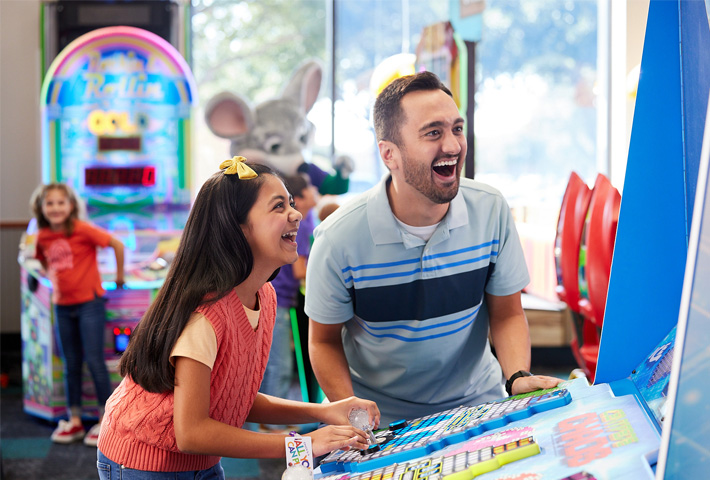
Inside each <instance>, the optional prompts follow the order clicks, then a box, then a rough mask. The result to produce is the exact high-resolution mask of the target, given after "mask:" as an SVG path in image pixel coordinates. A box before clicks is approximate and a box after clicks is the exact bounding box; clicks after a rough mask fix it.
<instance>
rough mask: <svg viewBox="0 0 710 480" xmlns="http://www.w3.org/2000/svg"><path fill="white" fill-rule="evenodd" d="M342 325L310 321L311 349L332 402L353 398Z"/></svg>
mask: <svg viewBox="0 0 710 480" xmlns="http://www.w3.org/2000/svg"><path fill="white" fill-rule="evenodd" d="M342 328H343V325H342V324H340V323H338V324H335V325H326V324H323V323H318V322H316V321H314V320H313V319H311V320H310V323H309V327H308V351H309V354H310V356H311V365H312V366H313V372H314V373H315V374H316V379H317V380H318V384H319V385H320V387H321V388H322V389H323V393H325V396H326V397H327V398H328V400H330V401H331V402H335V401H337V400H342V399H344V398H348V397H352V396H353V395H354V394H353V384H352V381H351V379H350V369H349V368H348V360H347V358H345V351H344V350H343V340H342V337H341V330H342Z"/></svg>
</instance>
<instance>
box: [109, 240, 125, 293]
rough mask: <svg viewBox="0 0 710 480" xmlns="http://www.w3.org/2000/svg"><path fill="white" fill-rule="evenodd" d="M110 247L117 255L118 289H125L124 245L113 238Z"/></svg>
mask: <svg viewBox="0 0 710 480" xmlns="http://www.w3.org/2000/svg"><path fill="white" fill-rule="evenodd" d="M108 245H109V247H111V248H113V251H114V253H115V254H116V288H121V287H123V284H124V281H123V262H124V260H123V253H124V250H125V248H124V246H123V243H121V241H120V240H119V239H117V238H116V237H111V240H109V242H108Z"/></svg>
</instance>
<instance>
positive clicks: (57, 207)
mask: <svg viewBox="0 0 710 480" xmlns="http://www.w3.org/2000/svg"><path fill="white" fill-rule="evenodd" d="M73 210H74V205H72V203H71V202H70V201H69V197H67V195H66V194H65V193H64V192H63V191H62V190H60V189H58V188H53V189H51V190H49V191H48V192H47V193H46V194H45V195H44V199H43V200H42V215H44V218H46V219H47V222H49V226H50V228H51V229H52V230H61V229H63V228H64V225H65V222H66V221H67V219H68V218H69V215H71V213H72V211H73Z"/></svg>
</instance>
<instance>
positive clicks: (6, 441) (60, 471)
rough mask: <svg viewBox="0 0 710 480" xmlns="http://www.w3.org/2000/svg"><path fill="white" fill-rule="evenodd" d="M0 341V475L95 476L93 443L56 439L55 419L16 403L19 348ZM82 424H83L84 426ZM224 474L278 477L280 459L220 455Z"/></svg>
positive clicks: (77, 479) (32, 479)
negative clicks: (0, 380) (1, 383)
mask: <svg viewBox="0 0 710 480" xmlns="http://www.w3.org/2000/svg"><path fill="white" fill-rule="evenodd" d="M7 347H8V345H7V344H6V343H5V342H3V351H2V363H1V364H0V366H1V367H2V373H3V374H6V375H7V379H8V380H9V384H8V385H7V387H4V388H2V390H0V451H1V452H0V453H1V455H2V463H1V464H0V468H1V470H0V479H3V480H28V479H29V480H44V479H52V480H89V479H91V480H96V479H98V478H99V477H98V473H97V471H96V448H90V447H87V446H85V445H84V444H83V443H82V442H77V443H73V444H69V445H60V444H56V443H53V442H52V441H51V440H50V438H49V437H50V435H51V434H52V431H53V430H54V428H55V426H56V425H55V424H53V423H50V422H48V421H46V420H43V419H39V418H37V417H34V416H31V415H28V414H27V413H25V412H24V410H23V404H22V386H21V381H22V371H21V363H20V358H21V357H20V353H19V351H13V349H12V346H11V347H10V348H7ZM90 426H91V425H90V424H87V425H86V427H87V429H88V428H89V427H90ZM222 467H223V468H224V471H225V474H226V477H227V479H239V480H257V479H259V480H278V479H280V478H281V475H282V474H283V471H284V469H285V467H286V462H285V459H283V458H281V459H268V460H254V459H232V458H225V459H223V460H222Z"/></svg>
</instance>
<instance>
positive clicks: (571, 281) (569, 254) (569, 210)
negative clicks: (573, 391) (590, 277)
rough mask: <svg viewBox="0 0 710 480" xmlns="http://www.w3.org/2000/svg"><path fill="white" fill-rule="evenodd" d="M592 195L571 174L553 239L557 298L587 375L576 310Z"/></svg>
mask: <svg viewBox="0 0 710 480" xmlns="http://www.w3.org/2000/svg"><path fill="white" fill-rule="evenodd" d="M591 195H592V192H591V190H590V189H589V187H588V186H587V184H586V183H585V182H584V180H582V179H581V178H580V177H579V175H577V174H576V173H574V172H572V174H571V175H570V178H569V181H568V182H567V188H566V189H565V194H564V196H563V197H562V206H561V207H560V216H559V218H558V219H557V234H556V236H555V267H556V271H557V288H556V292H557V296H558V297H559V299H560V300H561V301H563V302H565V303H566V304H567V306H568V307H569V309H570V312H571V314H572V323H573V327H574V337H573V338H572V341H571V342H570V343H571V344H570V347H571V349H572V354H573V355H574V357H575V360H577V364H578V365H579V366H580V367H582V369H584V371H585V373H586V374H587V376H589V375H590V374H591V372H590V371H589V370H588V367H587V366H586V365H585V362H584V359H583V358H582V355H581V352H580V348H581V346H582V345H583V331H582V330H583V325H584V318H583V317H582V314H581V313H580V310H579V300H580V295H579V274H578V270H579V247H580V243H581V239H582V229H583V228H584V221H585V218H586V216H587V209H588V208H589V201H590V199H591Z"/></svg>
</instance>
